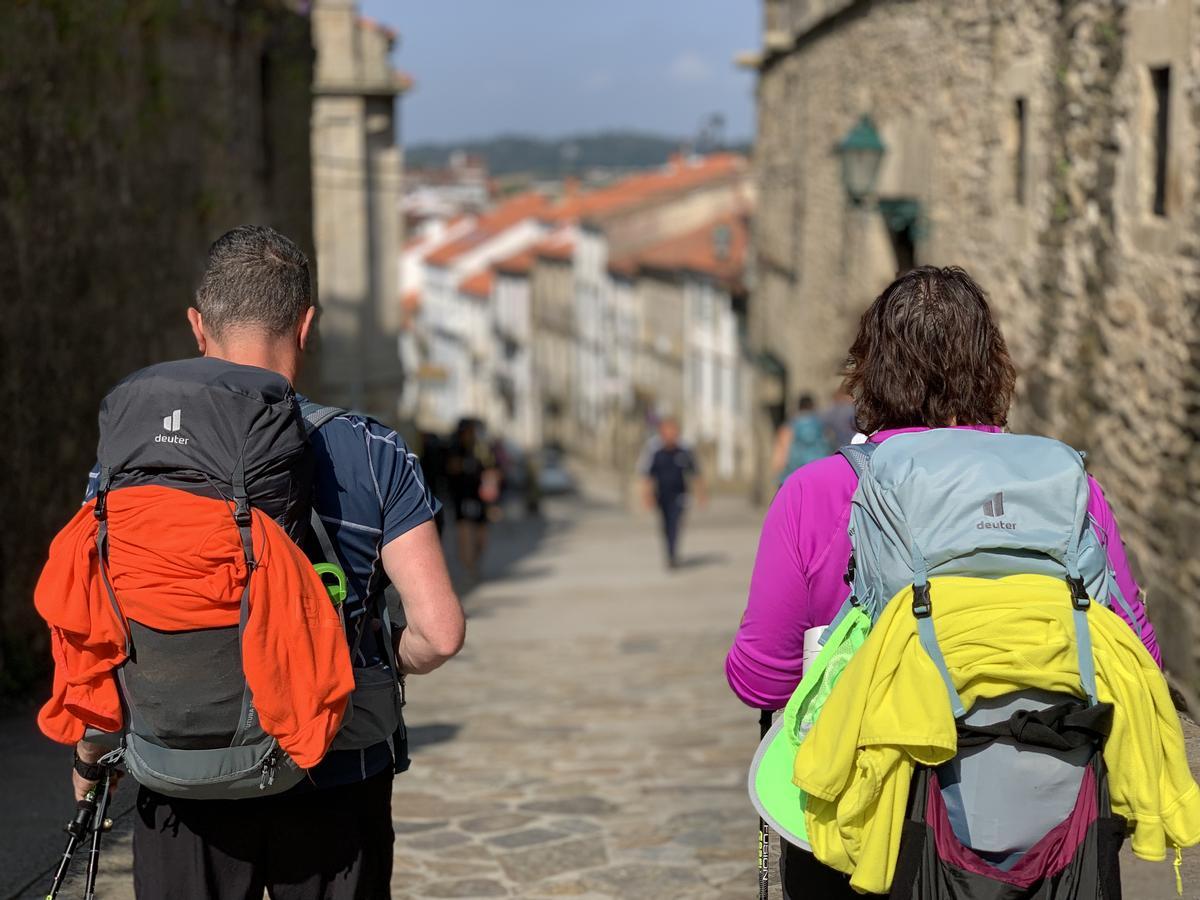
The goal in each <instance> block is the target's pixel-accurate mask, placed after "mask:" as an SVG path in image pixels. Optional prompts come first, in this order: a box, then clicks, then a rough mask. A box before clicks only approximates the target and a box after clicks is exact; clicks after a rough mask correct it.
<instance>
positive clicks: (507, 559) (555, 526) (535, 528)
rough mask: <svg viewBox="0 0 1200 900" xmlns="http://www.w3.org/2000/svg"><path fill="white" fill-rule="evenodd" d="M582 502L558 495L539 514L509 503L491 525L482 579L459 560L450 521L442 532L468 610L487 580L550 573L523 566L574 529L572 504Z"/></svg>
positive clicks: (452, 575) (460, 592) (519, 578)
mask: <svg viewBox="0 0 1200 900" xmlns="http://www.w3.org/2000/svg"><path fill="white" fill-rule="evenodd" d="M581 502H583V500H582V498H581V497H580V496H578V495H571V496H569V497H562V498H558V497H556V498H554V499H553V500H550V501H548V502H546V503H544V504H543V508H542V513H541V515H538V516H530V515H528V514H526V513H524V512H523V511H521V510H520V509H519V507H518V506H516V505H512V504H510V505H508V506H506V507H505V515H504V518H502V519H501V520H500V521H499V522H495V523H493V524H492V525H491V526H490V528H489V533H488V546H487V550H486V552H485V553H484V557H483V575H482V577H481V579H480V580H479V581H472V580H471V578H470V577H469V576H468V575H467V573H466V572H465V571H464V569H463V567H462V566H461V565H460V564H459V562H458V552H457V544H456V537H455V523H454V521H453V520H450V521H448V522H447V523H446V528H445V532H444V534H443V535H442V545H443V547H444V548H445V551H446V562H447V564H448V565H449V567H450V576H451V578H452V580H453V581H454V586H455V588H456V589H457V590H458V595H459V597H460V598H461V599H462V600H463V605H464V607H466V608H467V611H468V613H470V614H472V615H474V614H476V611H475V610H472V609H471V608H470V607H469V606H468V604H467V600H468V599H469V597H470V596H471V595H472V594H473V593H474V592H475V590H476V588H478V587H479V586H480V585H481V584H483V583H485V582H491V581H524V580H527V579H530V578H538V577H542V576H544V575H546V574H548V573H549V570H548V569H547V568H545V567H541V566H539V567H537V568H535V569H527V568H522V566H521V564H522V562H523V561H524V560H526V559H527V558H528V557H530V556H532V555H533V554H535V553H537V551H538V550H539V549H540V548H541V547H542V545H543V544H544V543H546V542H547V541H548V540H553V539H557V538H559V537H561V536H562V535H565V534H566V533H567V532H568V531H570V529H571V528H572V527H573V525H572V517H571V515H570V513H569V508H570V507H571V506H574V505H577V504H579V503H581ZM514 602H519V601H516V600H514ZM490 605H491V604H490V603H489V606H490Z"/></svg>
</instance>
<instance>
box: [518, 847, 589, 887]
mask: <svg viewBox="0 0 1200 900" xmlns="http://www.w3.org/2000/svg"><path fill="white" fill-rule="evenodd" d="M499 859H500V865H501V867H503V869H504V873H505V874H506V875H507V876H508V877H509V878H511V879H512V880H513V881H515V882H518V883H519V884H529V883H531V882H536V881H541V880H542V879H544V878H550V877H552V876H554V875H563V874H565V873H568V872H578V871H581V870H583V869H590V868H593V867H596V866H603V865H605V864H606V863H607V862H608V853H607V851H606V850H605V849H604V843H603V842H602V841H600V840H597V839H596V838H573V839H572V840H569V841H563V842H561V843H557V844H547V845H545V846H542V847H530V848H527V849H525V850H514V851H512V852H511V853H506V854H503V855H502V856H500V858H499Z"/></svg>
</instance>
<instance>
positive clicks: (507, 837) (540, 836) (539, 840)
mask: <svg viewBox="0 0 1200 900" xmlns="http://www.w3.org/2000/svg"><path fill="white" fill-rule="evenodd" d="M564 837H569V835H568V834H567V833H566V832H564V831H552V830H551V829H549V828H528V829H526V830H525V831H514V832H511V833H510V834H498V835H496V836H494V837H490V838H488V839H487V842H488V843H489V844H491V845H492V846H494V847H498V848H499V849H501V850H517V849H519V848H521V847H532V846H533V845H534V844H546V843H549V842H550V841H557V840H560V839H561V838H564Z"/></svg>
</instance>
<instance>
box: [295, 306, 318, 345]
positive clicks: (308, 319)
mask: <svg viewBox="0 0 1200 900" xmlns="http://www.w3.org/2000/svg"><path fill="white" fill-rule="evenodd" d="M316 318H317V308H316V307H315V306H310V307H309V308H308V309H307V310H306V311H305V313H304V318H302V319H301V320H300V333H299V335H298V342H299V344H300V349H301V350H304V349H305V348H307V347H308V340H309V337H310V336H311V335H312V328H313V322H315V321H316Z"/></svg>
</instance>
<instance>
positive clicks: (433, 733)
mask: <svg viewBox="0 0 1200 900" xmlns="http://www.w3.org/2000/svg"><path fill="white" fill-rule="evenodd" d="M460 731H462V725H460V724H458V723H457V722H431V723H430V724H428V725H413V726H411V727H410V728H409V729H408V749H409V752H410V753H411V752H412V751H414V750H421V749H423V748H425V747H432V746H434V745H435V744H444V743H446V742H447V741H452V740H454V739H455V738H456V737H457V736H458V733H459V732H460Z"/></svg>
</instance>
